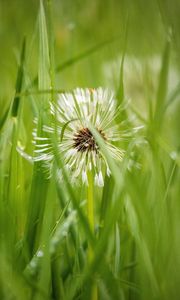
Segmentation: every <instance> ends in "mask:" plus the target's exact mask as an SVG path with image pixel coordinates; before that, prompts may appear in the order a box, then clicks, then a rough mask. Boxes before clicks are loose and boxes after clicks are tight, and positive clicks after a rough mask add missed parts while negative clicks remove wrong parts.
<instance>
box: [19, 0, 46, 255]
mask: <svg viewBox="0 0 180 300" xmlns="http://www.w3.org/2000/svg"><path fill="white" fill-rule="evenodd" d="M38 87H39V89H41V90H42V89H43V90H44V89H49V87H50V80H49V48H48V38H47V30H46V20H45V14H44V8H43V4H42V2H41V4H40V12H39V71H38ZM37 100H38V103H37V104H38V108H39V113H38V124H37V134H38V135H41V136H42V135H43V132H42V121H43V119H44V118H45V111H46V109H47V106H48V97H47V95H41V96H40V97H38V98H37ZM48 183H49V181H48V180H47V179H46V176H45V174H44V170H43V166H42V163H41V162H37V163H35V165H34V169H33V178H32V184H31V193H30V199H29V210H28V216H27V222H26V233H25V241H26V246H27V250H28V253H29V256H30V257H29V258H31V256H32V255H33V253H34V251H36V249H37V247H38V244H39V236H40V232H41V226H42V220H43V215H44V207H45V202H46V197H47V190H48Z"/></svg>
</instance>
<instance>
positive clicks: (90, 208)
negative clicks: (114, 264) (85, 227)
mask: <svg viewBox="0 0 180 300" xmlns="http://www.w3.org/2000/svg"><path fill="white" fill-rule="evenodd" d="M93 190H94V182H93V174H92V171H88V187H87V217H88V221H89V226H90V229H91V231H92V232H93V233H94V191H93ZM93 257H94V251H93V248H92V247H91V246H88V263H89V264H90V263H91V262H92V260H93ZM90 299H91V300H97V299H98V291H97V285H96V283H95V282H94V281H93V283H92V288H91V298H90Z"/></svg>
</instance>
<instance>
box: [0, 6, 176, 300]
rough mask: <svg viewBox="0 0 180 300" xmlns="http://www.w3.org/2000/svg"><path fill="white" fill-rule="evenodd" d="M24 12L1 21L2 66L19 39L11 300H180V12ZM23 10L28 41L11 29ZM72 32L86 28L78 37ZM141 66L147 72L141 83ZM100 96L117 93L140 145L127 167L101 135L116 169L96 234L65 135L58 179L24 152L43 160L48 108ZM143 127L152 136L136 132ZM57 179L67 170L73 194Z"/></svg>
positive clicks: (11, 178) (1, 167)
mask: <svg viewBox="0 0 180 300" xmlns="http://www.w3.org/2000/svg"><path fill="white" fill-rule="evenodd" d="M15 2H16V4H14V5H16V6H17V7H18V4H21V5H20V6H19V10H17V12H16V14H15V16H13V14H12V12H11V8H9V7H8V6H6V4H5V3H4V2H3V1H2V0H1V2H0V5H1V8H3V9H4V12H5V13H6V14H7V15H8V16H9V19H8V18H7V20H6V19H4V20H3V19H2V21H1V22H2V24H3V26H4V27H2V28H3V30H4V33H3V38H4V41H7V44H6V43H4V44H6V45H7V53H6V47H5V45H4V44H3V46H2V49H1V54H2V55H1V56H2V57H4V59H5V62H6V64H7V62H8V59H9V58H10V57H11V55H12V53H13V50H12V49H11V47H10V50H9V48H8V45H11V43H13V42H12V41H13V39H14V40H15V44H16V56H17V57H18V58H17V65H16V64H15V62H13V67H12V69H10V67H8V68H9V72H7V69H6V67H4V66H3V65H2V68H1V70H2V71H1V75H0V78H1V80H2V83H4V85H2V86H3V87H2V91H1V94H0V97H1V100H2V101H1V103H0V108H1V112H0V241H1V242H0V266H1V267H0V299H5V300H6V299H18V300H21V299H22V300H24V299H27V300H32V299H35V300H40V299H53V300H55V299H63V300H72V299H81V300H86V299H90V300H95V299H96V297H95V296H94V298H93V297H92V296H90V295H91V292H92V287H94V286H95V288H97V289H98V299H102V300H118V299H120V300H121V299H122V300H136V299H137V300H139V299H142V300H145V299H150V300H152V299H154V300H166V299H167V300H169V299H172V300H176V299H177V300H178V299H179V298H180V286H179V277H180V255H179V249H180V235H179V226H180V218H179V216H180V202H179V194H180V184H179V179H180V173H179V166H180V156H179V147H180V139H179V130H180V126H179V112H180V105H179V98H180V88H179V86H180V85H179V76H178V74H179V73H178V72H179V69H178V68H179V65H178V64H179V63H178V61H179V58H180V57H179V51H178V50H179V45H180V43H179V41H180V40H179V34H180V30H179V27H178V24H179V19H180V18H178V16H179V17H180V9H179V3H178V1H177V2H176V1H175V0H174V1H172V3H170V1H167V3H164V2H163V1H150V2H151V3H149V4H146V3H145V1H144V2H143V1H139V0H137V1H134V4H133V5H130V4H129V5H128V4H126V3H125V2H124V1H115V0H114V1H104V4H103V6H102V3H101V1H92V5H90V2H88V1H87V3H83V4H82V3H80V2H81V1H79V2H77V4H74V2H72V1H64V2H63V1H62V3H61V4H60V3H59V2H57V1H54V2H53V1H52V2H51V1H50V0H48V1H44V2H43V1H40V5H39V7H38V5H37V3H36V4H35V3H34V2H32V3H33V4H32V7H31V5H30V4H23V2H21V1H20V0H17V1H15ZM81 4H82V7H81ZM168 4H169V6H168ZM146 5H147V9H145V8H146ZM80 7H81V8H82V11H81V9H80ZM22 9H24V11H25V13H24V16H23V19H22V20H21V24H18V25H17V28H16V31H17V37H16V38H17V39H16V38H15V35H14V36H13V34H12V30H10V29H12V28H13V23H11V20H16V18H17V20H18V18H20V16H21V14H20V12H21V10H22ZM28 10H29V15H30V19H27V20H26V15H28ZM34 15H36V16H37V18H36V16H34ZM13 18H14V19H13ZM100 20H101V22H100ZM151 21H153V22H151ZM14 22H15V23H16V22H17V21H14ZM28 22H29V23H28ZM66 22H67V23H68V26H70V25H71V26H72V28H73V26H75V29H72V32H71V31H68V30H69V29H67V28H68V27H67V26H66ZM73 22H74V25H73V24H71V23H73ZM152 23H153V24H152ZM23 24H24V26H25V29H24V30H23V26H22V25H23ZM28 24H29V25H28ZM20 25H21V26H22V28H21V26H20ZM135 25H136V26H135ZM142 25H143V26H144V27H143V31H144V32H143V31H142ZM27 28H28V30H27ZM170 28H171V30H170ZM73 30H74V31H73ZM24 34H26V37H25V38H23V36H24ZM19 35H21V41H22V46H21V49H19V48H20V46H17V45H20V44H19ZM61 39H62V40H61ZM139 45H141V47H140V46H139ZM148 45H149V46H148ZM151 45H153V46H152V47H151ZM17 49H19V50H17ZM11 52H12V53H11ZM10 53H11V54H10ZM154 57H156V59H157V60H156V66H155V67H153V58H154ZM10 61H11V63H12V59H11V58H10ZM132 61H133V62H135V64H136V66H138V67H137V68H136V67H134V69H133V71H132V69H130V64H131V63H132ZM114 65H115V68H114ZM132 66H133V64H132ZM134 66H135V65H134ZM10 70H11V71H12V72H10ZM105 70H108V74H107V73H106V72H105ZM129 70H130V71H129ZM15 72H16V76H15ZM108 76H109V77H108ZM109 78H110V79H109ZM171 78H172V79H173V82H172V79H171ZM99 85H101V86H104V87H106V86H107V87H110V88H114V92H115V94H116V98H117V106H118V105H119V104H122V105H123V109H122V112H121V114H120V115H118V116H117V118H116V122H117V123H119V124H120V126H121V128H122V131H123V130H128V132H130V133H131V135H130V138H128V141H120V142H119V144H118V146H119V147H120V148H123V149H125V157H124V159H123V161H122V163H121V164H120V166H119V165H118V164H117V163H116V162H115V161H114V160H113V159H112V158H111V157H110V155H109V152H108V150H107V149H106V146H105V142H104V140H103V139H102V137H101V136H100V134H99V133H98V132H97V131H96V129H95V128H93V126H92V125H90V126H91V128H90V129H91V132H92V133H93V135H94V137H95V138H96V140H97V143H98V145H99V147H100V148H101V150H102V152H103V155H104V156H105V157H106V159H107V161H108V164H109V166H110V169H111V176H110V177H108V176H105V184H104V187H103V188H99V187H96V186H95V187H92V185H91V190H89V194H88V195H89V199H90V200H91V201H92V199H93V200H94V217H95V232H94V230H93V229H92V224H91V221H92V216H91V218H89V217H88V216H87V209H86V204H87V203H86V201H87V199H86V198H87V188H86V186H84V185H81V184H80V185H79V186H74V185H72V184H71V181H70V178H69V175H68V174H67V173H66V170H65V168H64V166H63V160H62V157H61V154H60V153H59V151H58V140H59V137H58V136H57V132H56V130H55V133H54V135H53V141H52V142H53V144H54V152H55V154H54V156H55V159H54V165H53V169H52V176H51V178H47V174H46V173H45V172H44V165H43V163H42V162H41V161H39V162H36V163H32V162H31V161H28V160H27V159H25V158H24V157H23V156H21V155H20V154H19V152H18V151H17V148H19V147H21V148H23V149H24V151H25V153H27V154H29V155H32V153H33V145H32V143H31V141H32V131H33V129H34V127H37V130H38V133H39V135H45V132H44V131H43V124H46V125H47V124H49V123H50V122H51V116H50V113H49V106H48V104H49V101H52V102H55V101H56V98H57V94H58V92H62V91H66V90H72V89H73V88H74V87H76V86H82V87H84V86H87V87H91V88H92V87H97V86H99ZM129 98H131V102H129ZM35 119H37V124H36V125H35V124H34V120H35ZM66 125H67V124H65V125H64V128H62V135H63V133H64V131H65V130H66ZM135 126H142V129H141V130H140V131H138V132H135V130H134V129H133V128H134V127H135ZM120 137H121V132H120ZM61 139H62V136H61ZM130 164H131V167H130ZM57 168H62V170H63V178H64V180H63V183H62V182H60V181H59V180H57V175H56V174H57V173H56V170H57ZM91 175H92V174H91ZM91 213H92V211H91ZM89 220H90V222H89ZM89 252H91V253H90V256H91V258H90V259H89V258H88V253H89Z"/></svg>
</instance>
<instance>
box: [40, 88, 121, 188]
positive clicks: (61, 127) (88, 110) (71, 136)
mask: <svg viewBox="0 0 180 300" xmlns="http://www.w3.org/2000/svg"><path fill="white" fill-rule="evenodd" d="M115 103H116V102H115V99H114V95H113V93H112V92H111V91H109V90H108V89H103V88H101V87H100V88H97V89H87V88H86V89H81V88H77V89H75V90H74V91H72V92H68V93H63V94H60V95H59V98H58V100H57V103H56V104H54V103H51V104H50V111H51V114H52V116H53V118H52V119H53V122H52V124H51V126H46V125H45V126H44V127H43V130H44V131H45V132H47V133H48V134H49V137H39V136H38V135H37V131H35V132H34V143H35V150H34V152H35V157H34V160H35V161H44V162H46V164H48V165H49V168H51V167H52V164H53V161H54V156H55V155H54V151H53V143H52V139H51V137H50V135H52V134H54V131H55V126H56V130H57V133H58V136H59V140H58V151H59V153H61V157H62V160H63V162H64V166H65V168H66V169H67V170H68V171H69V172H70V174H71V176H70V177H71V179H72V181H76V179H77V178H79V177H81V178H82V182H83V183H86V184H88V172H89V171H91V170H93V174H94V183H95V184H96V185H98V186H103V185H104V180H103V172H104V171H105V172H106V173H107V174H108V175H109V174H110V169H109V166H108V163H107V160H106V158H105V156H104V155H103V153H102V151H101V149H100V147H99V146H98V143H97V142H96V140H95V138H94V136H93V134H92V133H91V130H90V129H89V124H92V126H93V127H94V128H95V129H96V130H97V132H98V133H99V135H100V136H101V138H102V139H103V140H104V143H105V146H106V148H107V151H108V153H109V155H111V157H112V158H114V159H115V160H117V161H121V160H122V158H123V155H124V151H123V150H121V149H119V148H117V147H116V146H115V145H114V142H116V141H118V140H119V139H120V138H119V132H118V126H117V125H116V124H115V118H116V117H117V114H118V112H119V109H117V108H116V106H115ZM55 124H56V125H55ZM103 170H104V171H103ZM60 173H61V171H60V170H59V174H60Z"/></svg>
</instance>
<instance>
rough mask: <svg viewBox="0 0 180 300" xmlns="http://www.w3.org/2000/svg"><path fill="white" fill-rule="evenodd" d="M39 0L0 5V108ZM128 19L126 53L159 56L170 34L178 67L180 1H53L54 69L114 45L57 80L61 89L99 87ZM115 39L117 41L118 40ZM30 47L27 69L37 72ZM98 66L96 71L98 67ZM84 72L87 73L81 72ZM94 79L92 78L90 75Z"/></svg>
mask: <svg viewBox="0 0 180 300" xmlns="http://www.w3.org/2000/svg"><path fill="white" fill-rule="evenodd" d="M38 7H39V1H37V0H31V1H23V0H0V40H1V47H0V57H1V59H0V85H1V103H2V101H3V100H2V97H4V99H6V100H4V101H8V100H7V99H8V98H7V97H6V96H7V95H8V97H10V96H12V91H13V87H14V81H15V76H16V75H15V74H16V71H17V59H18V55H19V51H20V47H21V43H22V39H23V37H24V35H25V36H26V37H27V39H28V43H29V45H31V41H32V36H33V34H34V32H35V31H36V30H37V28H36V27H37V25H36V24H37V13H38ZM127 19H128V44H127V53H128V54H131V55H135V56H136V58H139V57H142V56H147V55H154V54H160V53H162V49H163V47H164V39H165V36H166V35H167V32H168V31H171V34H172V39H173V46H174V48H173V50H174V53H173V57H174V61H175V64H176V65H180V64H179V61H180V60H179V53H180V51H179V50H180V2H179V1H178V0H172V1H170V0H165V1H163V0H151V1H145V0H135V1H126V0H104V1H102V0H91V1H89V0H86V1H78V0H77V1H73V0H64V1H60V0H55V1H53V22H54V32H55V60H56V65H58V64H60V63H62V62H63V61H65V60H67V59H69V58H71V57H73V56H74V55H76V54H79V53H81V52H83V51H84V50H87V49H88V48H89V47H92V46H95V45H96V44H98V43H100V42H103V41H106V40H108V39H111V38H113V37H117V40H116V42H114V43H111V45H109V46H107V47H104V48H103V49H101V50H100V51H98V52H97V53H95V54H94V55H91V56H89V57H87V58H86V59H84V60H83V61H82V62H81V63H78V65H74V68H73V69H71V70H70V72H69V71H68V70H67V71H66V72H64V74H63V76H59V77H58V78H57V82H58V86H59V87H60V88H62V87H63V88H64V87H66V88H69V87H71V88H72V85H73V86H77V85H86V86H91V85H94V82H96V85H99V84H102V83H103V82H102V81H103V78H102V74H101V72H100V69H101V64H102V63H104V62H105V61H106V60H109V59H110V58H113V59H114V58H115V57H116V55H119V54H120V53H121V51H122V45H123V38H124V28H125V26H126V22H127ZM118 37H119V38H118ZM36 45H37V46H38V43H36V44H33V49H32V50H33V51H31V53H29V55H30V56H31V58H30V59H29V60H30V67H31V69H32V71H34V72H36V65H37V49H35V48H36ZM97 61H98V68H97ZM84 70H86V71H84ZM92 74H93V75H92Z"/></svg>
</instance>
